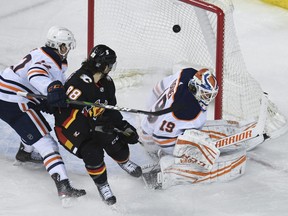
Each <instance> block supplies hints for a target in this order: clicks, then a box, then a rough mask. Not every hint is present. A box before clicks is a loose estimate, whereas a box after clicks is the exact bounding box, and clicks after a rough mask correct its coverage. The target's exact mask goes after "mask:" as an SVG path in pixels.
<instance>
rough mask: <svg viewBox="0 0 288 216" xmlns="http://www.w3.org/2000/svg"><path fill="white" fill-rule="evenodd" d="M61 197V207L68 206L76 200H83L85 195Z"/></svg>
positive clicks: (76, 201) (72, 204) (74, 203)
mask: <svg viewBox="0 0 288 216" xmlns="http://www.w3.org/2000/svg"><path fill="white" fill-rule="evenodd" d="M60 199H61V204H62V207H63V208H70V207H72V206H74V205H76V203H78V202H85V200H86V199H85V197H84V196H81V197H62V198H60Z"/></svg>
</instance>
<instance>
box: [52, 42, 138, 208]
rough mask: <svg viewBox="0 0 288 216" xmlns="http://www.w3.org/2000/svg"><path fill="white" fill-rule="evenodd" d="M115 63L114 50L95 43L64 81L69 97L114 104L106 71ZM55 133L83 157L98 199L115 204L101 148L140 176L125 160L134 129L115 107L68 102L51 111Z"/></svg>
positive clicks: (134, 137) (70, 150)
mask: <svg viewBox="0 0 288 216" xmlns="http://www.w3.org/2000/svg"><path fill="white" fill-rule="evenodd" d="M115 63H116V54H115V52H114V51H113V50H112V49H110V48H109V47H107V46H105V45H98V46H95V47H94V48H93V49H92V50H91V52H90V55H89V57H88V59H87V60H85V61H84V62H83V63H82V66H81V68H80V69H79V70H77V71H76V72H74V73H73V74H72V75H71V76H70V78H69V79H68V80H67V81H66V83H65V90H66V95H67V97H68V98H69V99H70V100H81V101H89V102H95V103H100V104H108V105H113V106H115V105H116V97H115V85H114V82H113V80H112V79H111V77H110V76H109V75H108V73H109V72H110V71H111V70H113V69H114V68H113V67H115ZM54 115H55V133H56V136H57V138H58V140H59V142H60V144H61V145H63V146H64V147H65V148H66V149H67V150H68V151H69V152H71V153H72V154H74V155H76V156H77V157H79V158H81V159H83V161H84V163H85V167H86V169H87V172H88V173H89V175H90V176H91V178H92V179H93V181H94V182H95V184H96V186H97V188H98V191H99V193H100V195H101V197H102V199H103V200H104V201H105V202H106V203H107V204H108V205H113V204H114V203H116V197H115V196H114V195H113V193H112V191H111V189H110V186H109V184H108V181H107V172H106V166H105V162H104V151H105V152H106V153H107V154H108V155H109V156H110V157H111V158H113V159H114V160H115V161H116V162H117V163H118V164H119V166H120V167H121V168H122V169H123V170H125V171H126V172H127V173H129V174H130V175H131V176H134V177H140V176H141V175H142V170H141V168H140V166H138V165H136V164H135V163H133V162H132V161H130V160H129V146H128V144H135V143H137V142H138V138H139V137H138V134H137V132H136V129H135V128H134V127H133V126H132V125H130V124H129V123H128V122H127V121H125V120H123V116H122V114H121V113H120V112H119V111H116V110H105V109H103V108H99V107H89V106H87V107H83V106H79V107H77V106H75V105H70V107H69V108H67V109H66V108H64V109H61V111H59V112H56V113H55V114H54Z"/></svg>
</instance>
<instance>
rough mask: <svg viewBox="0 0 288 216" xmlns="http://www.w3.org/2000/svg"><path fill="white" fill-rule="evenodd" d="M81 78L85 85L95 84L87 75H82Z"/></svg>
mask: <svg viewBox="0 0 288 216" xmlns="http://www.w3.org/2000/svg"><path fill="white" fill-rule="evenodd" d="M79 78H80V79H81V80H82V81H83V82H85V83H92V82H93V80H92V78H91V77H89V76H88V75H87V74H81V75H80V76H79Z"/></svg>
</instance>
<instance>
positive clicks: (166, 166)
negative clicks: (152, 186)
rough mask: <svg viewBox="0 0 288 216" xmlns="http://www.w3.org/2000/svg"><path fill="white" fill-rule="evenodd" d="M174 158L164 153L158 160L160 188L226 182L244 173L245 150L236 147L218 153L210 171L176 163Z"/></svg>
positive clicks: (192, 165) (193, 165)
mask: <svg viewBox="0 0 288 216" xmlns="http://www.w3.org/2000/svg"><path fill="white" fill-rule="evenodd" d="M174 159H175V158H174V157H173V156H170V155H166V156H164V157H162V158H161V160H160V167H161V173H160V174H158V175H157V177H158V184H161V185H162V189H167V188H169V187H171V186H174V185H183V184H207V183H212V182H227V181H231V180H233V179H235V178H238V177H240V176H242V175H243V174H244V173H245V166H246V160H247V158H246V150H245V149H237V150H235V151H229V152H225V154H222V155H220V157H219V158H218V159H217V160H216V162H215V164H214V165H213V167H212V170H211V171H207V169H205V168H203V167H202V168H201V167H199V166H197V165H196V164H176V163H175V160H174Z"/></svg>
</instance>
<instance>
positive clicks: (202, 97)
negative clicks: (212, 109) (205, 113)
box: [188, 68, 219, 110]
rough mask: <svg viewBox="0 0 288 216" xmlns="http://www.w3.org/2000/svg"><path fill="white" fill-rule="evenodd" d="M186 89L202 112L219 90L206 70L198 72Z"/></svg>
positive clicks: (211, 75)
mask: <svg viewBox="0 0 288 216" xmlns="http://www.w3.org/2000/svg"><path fill="white" fill-rule="evenodd" d="M188 88H189V90H190V92H192V94H193V95H194V97H195V98H196V99H197V100H198V101H199V103H200V105H201V107H202V108H203V109H204V110H206V107H207V106H208V104H209V103H210V102H211V101H213V100H214V98H215V97H216V96H217V93H218V89H219V87H218V84H217V80H216V78H215V76H214V75H213V74H212V73H211V71H209V70H208V69H206V68H204V69H201V70H199V71H198V72H197V73H196V74H195V75H194V76H193V78H192V79H191V80H190V81H189V82H188Z"/></svg>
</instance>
